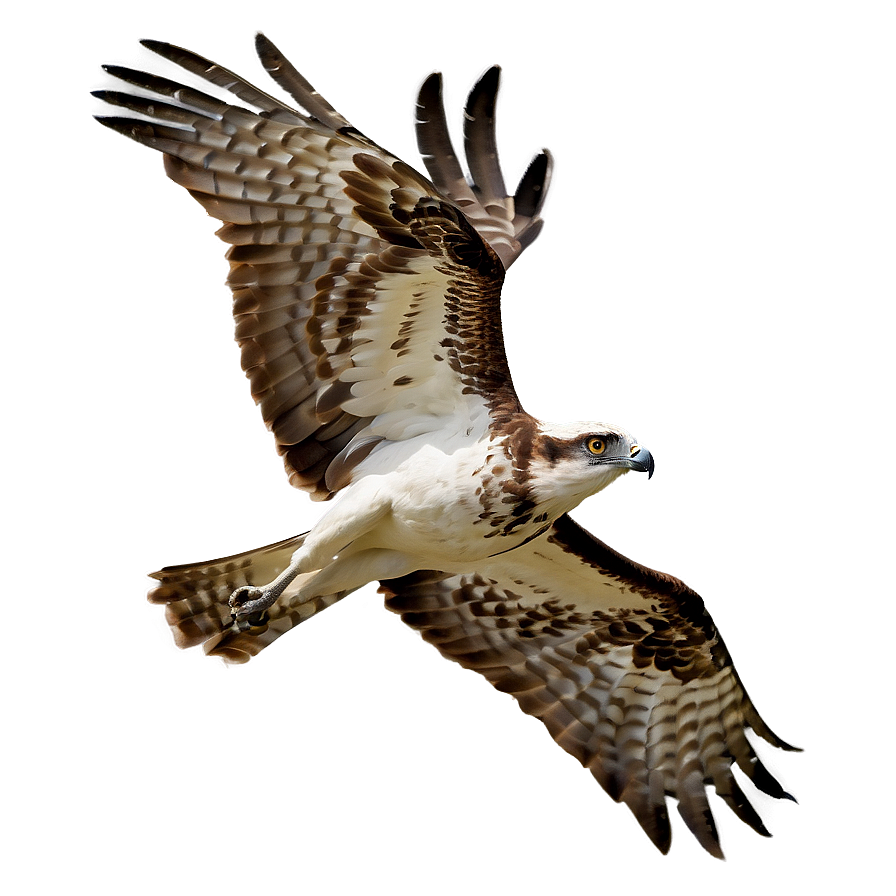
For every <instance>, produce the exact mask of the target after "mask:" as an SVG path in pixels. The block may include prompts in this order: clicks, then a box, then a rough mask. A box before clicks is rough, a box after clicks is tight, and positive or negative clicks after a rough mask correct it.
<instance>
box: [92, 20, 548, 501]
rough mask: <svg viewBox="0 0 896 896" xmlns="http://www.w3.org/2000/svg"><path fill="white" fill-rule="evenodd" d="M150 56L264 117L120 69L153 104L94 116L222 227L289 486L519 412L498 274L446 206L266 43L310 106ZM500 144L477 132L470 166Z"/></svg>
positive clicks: (166, 51)
mask: <svg viewBox="0 0 896 896" xmlns="http://www.w3.org/2000/svg"><path fill="white" fill-rule="evenodd" d="M144 44H145V45H146V46H147V47H149V48H150V49H151V50H153V51H154V52H156V53H158V54H159V55H161V56H163V57H165V58H166V59H168V60H170V61H171V62H174V63H176V64H177V65H179V66H181V67H182V68H184V69H186V70H187V71H189V72H191V73H192V74H194V75H197V76H199V77H200V78H203V79H204V80H206V81H208V82H210V83H212V84H214V85H216V86H217V87H220V88H224V89H226V90H227V91H229V92H230V93H232V94H234V95H235V96H236V97H237V98H238V99H239V100H241V101H243V102H245V103H246V104H248V105H249V106H252V107H254V109H249V108H244V107H243V106H239V105H234V104H231V103H229V102H225V101H223V100H220V99H217V98H215V97H213V96H210V95H209V94H206V93H204V92H202V91H200V90H197V89H194V88H192V87H189V86H186V85H184V84H181V83H178V82H176V81H171V80H169V79H167V78H162V77H159V76H156V75H152V74H148V73H145V72H139V71H135V70H133V69H128V68H123V67H121V66H107V67H106V69H107V71H108V72H109V73H110V74H112V75H113V76H115V77H117V78H119V79H121V80H122V81H125V82H127V83H129V84H132V85H134V86H136V87H137V88H138V89H139V90H140V91H142V92H143V93H147V94H149V96H144V95H135V94H130V93H124V92H118V91H108V90H104V91H97V92H96V95H97V96H99V97H100V98H101V99H103V100H105V101H106V102H109V103H111V104H113V105H116V106H120V107H123V108H125V109H127V110H129V111H131V112H136V113H138V114H139V115H141V116H143V118H130V117H118V116H109V117H104V118H101V119H100V121H101V122H102V123H103V124H105V125H107V126H109V127H111V128H113V129H114V130H117V131H119V132H121V133H123V134H125V135H127V136H129V137H131V138H133V139H134V140H137V141H138V142H140V143H143V144H145V145H147V146H150V147H152V148H153V149H156V150H159V151H160V152H162V153H164V154H165V166H166V170H167V172H168V174H169V176H170V177H171V178H172V179H173V180H174V181H176V182H177V183H179V184H181V185H183V186H184V187H186V188H187V189H188V190H189V192H190V194H191V195H192V196H193V197H194V198H195V199H197V200H198V201H199V202H200V203H201V204H202V205H203V206H204V207H205V209H206V210H207V211H208V213H209V214H210V215H212V216H213V217H216V218H218V219H220V220H221V221H223V222H224V226H223V227H222V228H221V229H220V230H219V232H218V235H219V236H220V237H221V239H223V240H224V241H225V242H227V243H229V244H230V249H229V250H228V253H227V256H228V259H229V261H230V275H229V278H228V282H229V285H230V287H231V289H232V290H233V296H234V306H233V312H234V317H235V321H236V337H237V340H238V342H239V345H240V348H241V353H242V363H243V367H244V369H245V370H246V374H247V376H248V378H249V380H250V383H251V387H252V393H253V396H254V397H255V399H256V401H257V402H258V404H259V405H260V407H261V411H262V415H263V417H264V420H265V422H266V424H267V425H268V427H269V428H270V429H271V430H272V431H273V433H274V436H275V438H276V441H277V447H278V450H279V451H280V453H281V454H282V455H283V457H284V461H285V464H286V468H287V472H288V473H289V476H290V481H291V482H292V484H293V485H295V486H297V487H300V488H305V489H307V490H308V491H310V492H311V494H312V496H313V497H315V498H318V499H326V498H328V497H330V496H332V494H333V493H335V492H336V491H338V490H339V489H340V488H342V487H344V486H345V485H346V484H348V483H349V482H350V481H351V476H352V472H353V470H354V469H355V467H356V466H357V464H358V463H359V462H360V461H361V460H363V459H364V458H365V457H367V456H368V455H369V454H370V452H371V451H374V450H376V447H377V445H378V444H379V443H380V442H382V441H383V440H401V439H407V438H410V437H413V436H415V435H419V434H421V433H425V432H430V431H435V430H438V429H441V428H443V427H445V426H446V425H454V426H455V428H458V427H463V429H464V431H467V430H470V431H472V429H474V428H476V427H478V428H480V430H481V429H482V428H484V427H485V426H486V425H487V422H488V415H489V413H491V412H493V410H494V409H495V407H499V406H501V407H507V406H510V407H511V408H512V409H513V408H516V407H518V402H517V400H516V396H515V393H514V392H513V388H512V384H511V381H510V375H509V372H508V370H507V363H506V358H505V355H504V348H503V340H502V336H501V326H500V314H499V294H500V288H501V284H502V281H503V275H504V266H503V264H502V263H501V261H500V259H499V257H498V255H497V254H496V250H495V249H493V248H492V247H491V246H489V244H488V242H486V241H485V240H484V239H483V238H482V236H480V234H479V233H477V231H476V229H475V228H474V227H473V226H472V225H471V224H470V221H469V220H468V218H467V216H466V215H465V214H464V213H463V212H462V211H460V210H459V208H458V207H457V205H455V203H454V202H452V201H451V198H450V194H449V195H445V194H443V193H442V192H440V191H439V190H438V189H437V187H436V186H434V185H433V184H432V183H431V182H430V181H428V180H427V179H426V178H425V177H423V176H422V175H420V174H418V173H417V172H416V171H414V170H413V169H412V168H410V167H409V166H408V165H405V164H404V163H403V162H401V161H399V160H398V159H396V158H395V157H393V156H391V155H390V154H389V153H387V152H386V151H385V150H383V149H381V148H380V147H379V146H377V145H376V144H374V143H373V142H372V141H370V140H368V139H367V138H366V137H365V136H364V135H363V134H361V133H360V132H358V131H357V130H356V129H354V128H353V127H352V126H351V125H350V124H349V123H348V122H347V120H346V119H345V118H344V117H343V116H341V115H340V114H339V113H338V112H336V111H335V110H334V109H333V108H332V106H330V105H329V103H327V102H326V100H324V99H323V98H322V97H321V96H320V95H319V94H318V93H317V92H316V91H314V89H313V88H312V87H311V85H310V84H308V82H307V81H306V80H305V79H304V78H302V77H301V75H299V74H298V72H296V71H295V69H294V68H293V67H292V66H291V65H290V64H289V63H288V62H286V60H285V59H284V58H283V57H282V54H280V53H279V51H278V50H277V49H276V47H274V46H273V44H271V43H270V41H268V40H266V39H265V38H264V37H262V36H260V35H259V38H258V49H259V53H260V55H261V57H262V61H263V62H264V64H265V66H266V67H267V69H268V71H269V72H270V73H271V74H272V76H273V77H274V78H275V80H277V81H278V83H280V85H281V86H283V87H285V88H286V89H287V90H288V91H289V92H290V93H291V94H292V95H293V96H294V97H295V98H296V99H297V101H298V102H299V104H300V105H301V107H302V109H303V110H304V111H301V112H300V111H297V110H295V109H292V108H290V107H289V106H287V105H285V104H284V103H283V102H281V101H280V100H278V99H275V98H274V97H272V96H270V95H269V94H267V93H265V92H263V91H261V90H259V89H258V88H256V87H254V86H253V85H251V84H249V83H248V82H247V81H244V80H243V79H242V78H240V77H239V76H238V75H236V74H234V73H233V72H230V71H228V70H227V69H224V68H222V67H221V66H218V65H216V64H215V63H213V62H211V61H209V60H207V59H204V58H203V57H201V56H198V55H196V54H194V53H191V52H190V51H187V50H183V49H180V48H177V47H173V46H171V45H169V44H164V43H160V42H157V41H144ZM495 86H496V85H495ZM474 92H475V91H474ZM480 92H481V90H480ZM493 99H494V98H493V97H492V105H493ZM483 133H484V134H486V135H487V133H489V131H488V129H487V128H486V129H485V131H483ZM491 133H492V138H493V129H492V131H491ZM492 145H493V139H492V142H491V143H490V142H489V139H488V138H487V136H483V137H481V138H479V143H478V145H477V147H476V148H475V149H472V150H471V151H470V157H471V158H472V159H476V158H478V157H479V155H480V154H481V153H484V152H490V150H491V148H492ZM495 164H496V162H495ZM539 171H540V172H541V175H540V183H541V192H543V188H544V186H545V185H546V181H547V174H548V170H547V166H546V165H544V164H542V165H541V167H539V168H537V170H536V171H535V172H534V173H531V174H528V175H527V176H525V177H524V179H523V182H524V184H525V186H524V185H523V184H521V188H520V189H521V190H522V193H521V195H522V196H524V197H526V198H525V199H524V200H523V204H524V205H525V203H526V202H528V205H526V210H527V211H528V212H530V213H531V214H530V215H529V217H528V218H526V215H525V214H524V215H523V216H522V217H520V218H519V219H518V222H517V223H518V225H519V227H520V229H521V230H524V229H525V228H526V225H527V223H528V224H530V225H532V222H533V221H534V220H535V219H536V218H537V208H536V206H537V203H536V202H535V201H534V199H533V198H532V197H534V195H535V194H536V193H537V192H538V190H537V189H536V183H535V182H536V181H537V180H539V176H538V175H539ZM498 205H499V206H500V205H501V204H500V203H498ZM470 208H471V211H475V212H477V214H478V215H479V217H478V220H479V221H480V222H481V223H483V224H485V225H486V226H487V225H488V221H489V216H488V213H487V212H483V210H482V208H483V207H482V205H481V204H479V205H476V204H475V203H474V204H472V205H470ZM496 208H497V206H496ZM501 209H503V211H502V210H501ZM497 210H498V211H500V212H501V214H502V215H503V216H504V217H503V218H502V223H500V224H496V225H493V226H491V227H490V228H489V227H488V226H487V229H488V230H489V233H490V234H492V235H493V236H494V238H495V240H496V247H497V250H498V253H499V254H501V253H503V254H505V255H507V246H508V245H510V243H508V242H507V240H510V241H511V242H513V241H514V240H515V239H516V237H515V233H516V231H515V230H514V225H513V223H512V222H511V223H510V224H509V225H508V224H507V223H506V208H505V206H501V208H497ZM533 226H534V225H533ZM507 227H509V228H510V229H509V230H507ZM531 229H532V228H531V227H530V228H529V230H530V232H531ZM502 240H503V242H502ZM505 244H506V245H505ZM515 245H516V246H517V248H516V249H513V252H518V251H519V248H518V247H519V242H518V241H517V242H516V244H515ZM513 252H511V253H510V254H511V255H512V254H513ZM470 347H472V348H470Z"/></svg>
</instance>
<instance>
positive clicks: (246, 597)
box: [228, 585, 277, 618]
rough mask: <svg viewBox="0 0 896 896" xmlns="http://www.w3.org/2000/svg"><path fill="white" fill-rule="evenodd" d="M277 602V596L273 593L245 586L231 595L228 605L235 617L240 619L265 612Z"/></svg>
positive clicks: (252, 586)
mask: <svg viewBox="0 0 896 896" xmlns="http://www.w3.org/2000/svg"><path fill="white" fill-rule="evenodd" d="M275 600H277V595H276V594H275V593H273V592H272V591H267V590H265V589H263V588H256V587H255V586H254V585H243V586H242V587H240V588H237V589H236V591H234V592H233V594H231V595H230V600H229V601H228V603H229V604H230V610H231V613H232V614H233V616H234V617H235V618H240V617H245V616H252V615H254V614H255V613H262V612H264V611H265V610H266V609H267V608H268V607H269V606H270V605H271V604H272V603H274V601H275Z"/></svg>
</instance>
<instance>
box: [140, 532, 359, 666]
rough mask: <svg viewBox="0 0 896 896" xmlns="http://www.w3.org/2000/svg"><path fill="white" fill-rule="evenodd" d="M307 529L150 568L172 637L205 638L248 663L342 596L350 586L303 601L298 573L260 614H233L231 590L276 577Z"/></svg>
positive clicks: (190, 642)
mask: <svg viewBox="0 0 896 896" xmlns="http://www.w3.org/2000/svg"><path fill="white" fill-rule="evenodd" d="M305 534H307V533H305ZM305 534H303V535H296V536H294V537H293V538H287V539H286V540H285V541H278V542H277V543H276V544H269V545H266V546H265V547H263V548H256V549H255V550H254V551H246V552H245V553H242V554H234V555H233V556H232V557H223V558H221V559H220V560H207V561H206V562H204V563H192V564H188V565H185V566H166V567H165V568H164V569H161V570H159V571H158V572H154V573H151V574H150V575H151V577H152V578H154V579H157V580H158V581H159V584H158V585H156V587H155V588H153V589H152V591H150V592H149V594H148V595H147V597H148V598H149V602H150V603H153V604H165V619H166V620H167V622H168V625H169V626H170V627H171V633H172V634H173V635H174V643H175V644H177V646H178V647H181V648H186V647H195V646H197V645H199V644H202V645H203V650H205V652H206V653H207V654H209V655H210V656H220V657H221V658H222V659H223V660H224V661H225V662H228V663H247V662H248V661H249V660H250V659H251V658H252V657H253V656H255V655H256V654H257V653H259V652H260V651H262V650H264V648H265V647H267V646H268V645H269V644H272V643H273V642H274V641H276V640H277V638H279V637H280V635H282V634H284V633H285V632H288V631H289V630H290V629H291V628H293V627H294V626H296V625H298V624H299V623H300V622H304V621H305V620H306V619H310V618H311V617H312V616H314V615H315V613H319V612H320V611H321V610H325V609H326V608H327V607H329V606H332V605H333V604H335V603H336V602H337V601H338V600H340V599H341V598H343V597H344V596H345V595H346V594H347V593H348V592H346V591H344V592H341V593H340V594H330V595H324V596H318V597H312V598H310V599H308V600H306V601H304V602H299V600H298V598H297V592H298V591H299V589H300V588H301V586H302V585H303V584H304V582H305V580H306V579H307V576H299V577H298V578H297V579H296V580H295V581H294V582H292V584H291V585H290V587H289V588H287V589H286V591H284V592H283V594H281V595H280V598H279V599H278V600H277V602H276V603H275V604H274V605H273V606H271V607H270V608H269V609H268V610H267V611H266V612H265V613H263V614H261V615H260V617H251V616H250V617H249V618H248V619H241V620H239V622H237V621H236V620H235V619H234V617H233V616H232V615H231V612H230V604H229V602H228V601H229V599H230V595H231V594H232V593H233V592H234V591H235V590H236V589H237V588H239V587H240V586H241V585H265V584H267V583H268V582H271V581H273V580H274V579H275V578H276V577H277V575H278V574H279V573H280V572H281V571H282V570H283V569H285V568H286V566H288V565H289V561H290V558H291V557H292V555H293V553H294V552H295V551H296V550H297V549H298V548H299V547H301V545H302V542H304V540H305ZM312 575H313V573H312Z"/></svg>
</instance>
